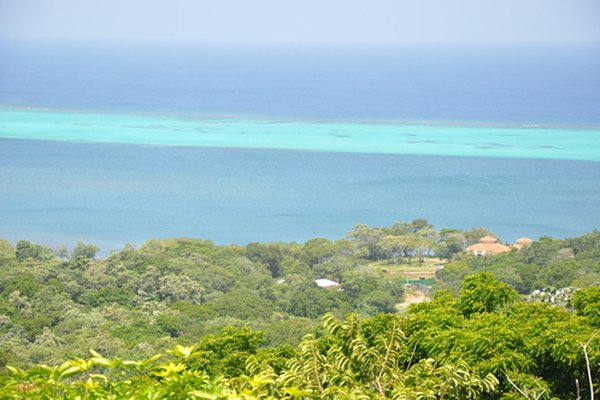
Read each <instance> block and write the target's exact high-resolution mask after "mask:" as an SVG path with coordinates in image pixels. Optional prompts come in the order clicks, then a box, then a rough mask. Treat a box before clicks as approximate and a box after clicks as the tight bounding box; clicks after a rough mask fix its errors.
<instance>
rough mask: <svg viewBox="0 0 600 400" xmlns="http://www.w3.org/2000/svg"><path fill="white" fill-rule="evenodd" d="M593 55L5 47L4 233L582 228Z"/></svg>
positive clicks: (89, 237)
mask: <svg viewBox="0 0 600 400" xmlns="http://www.w3.org/2000/svg"><path fill="white" fill-rule="evenodd" d="M598 71H600V52H599V51H598V48H597V46H591V47H589V46H587V47H578V48H575V47H573V46H568V47H560V48H540V47H535V46H529V47H522V48H514V47H513V46H511V47H510V48H508V47H502V46H494V47H491V48H488V47H486V48H478V47H470V46H466V47H464V46H458V47H456V46H454V47H453V46H450V47H447V46H444V47H437V48H433V47H432V48H421V46H419V47H418V48H399V47H396V46H388V47H381V48H371V47H363V48H347V49H337V48H313V47H312V46H311V47H310V48H289V47H288V46H279V47H278V46H275V47H268V48H262V47H256V46H245V45H244V46H229V47H228V46H222V45H219V46H213V47H210V46H208V47H206V46H200V47H188V46H184V47H181V48H173V47H171V46H169V47H168V48H132V47H131V46H116V45H115V46H110V47H97V46H96V47H95V46H93V45H91V44H89V43H86V44H85V46H77V45H73V46H57V45H54V46H52V45H48V44H43V45H40V44H31V45H28V44H18V43H14V44H1V43H0V238H6V239H9V240H11V241H12V242H14V241H16V240H18V239H27V240H33V241H38V242H41V243H46V244H51V245H55V244H59V243H64V244H67V245H73V244H74V243H75V242H76V241H77V240H79V239H82V240H85V241H88V242H92V243H97V244H98V245H100V246H101V247H102V248H103V249H104V250H105V251H109V250H111V249H114V248H117V247H120V246H122V245H123V244H124V243H126V242H135V243H140V242H143V241H145V240H147V239H149V238H157V237H158V238H160V237H174V236H191V237H201V238H205V239H211V240H215V241H217V242H218V243H240V244H243V243H248V242H252V241H277V240H284V241H303V240H306V239H309V238H311V237H328V238H334V239H335V238H341V237H343V236H344V235H345V233H346V232H348V231H349V230H350V229H351V228H352V226H353V225H354V224H356V223H367V224H369V225H373V226H384V225H389V224H392V223H393V222H394V221H398V220H411V219H414V218H421V217H422V218H427V219H428V220H429V221H430V222H432V223H433V224H435V225H436V226H437V227H438V228H441V227H456V228H463V229H469V228H471V227H474V226H487V227H488V228H490V229H492V230H493V231H495V232H496V233H497V234H499V235H500V237H501V238H502V239H504V240H507V241H512V240H514V239H516V238H518V237H521V236H528V237H532V238H537V237H539V236H541V235H550V236H557V237H567V236H575V235H579V234H582V233H584V232H586V231H589V230H591V229H594V228H598V227H599V226H600V162H599V161H600V148H599V145H600V138H599V136H600V111H599V110H600V74H599V73H598ZM73 110H77V111H81V112H75V111H73ZM99 110H101V111H99ZM384 121H387V122H384ZM390 121H391V122H390ZM407 121H411V122H407ZM445 121H448V122H445ZM462 121H465V122H462ZM478 121H482V122H483V123H479V122H478ZM576 128H577V129H576Z"/></svg>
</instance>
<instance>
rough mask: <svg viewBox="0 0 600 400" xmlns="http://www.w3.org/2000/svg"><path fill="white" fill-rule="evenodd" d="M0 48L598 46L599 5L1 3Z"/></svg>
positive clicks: (595, 1)
mask: <svg viewBox="0 0 600 400" xmlns="http://www.w3.org/2000/svg"><path fill="white" fill-rule="evenodd" d="M0 39H3V40H15V39H26V40H32V39H33V40H37V39H47V40H70V41H76V40H77V41H119V42H121V41H131V42H138V41H143V42H150V43H154V42H284V43H285V42H307V43H314V42H323V43H332V42H346V43H390V42H391V43H472V42H475V43H496V42H508V43H514V42H522V43H565V42H566V43H572V42H596V43H600V0H362V1H358V0H289V1H288V0H213V1H206V0H160V1H159V0H0Z"/></svg>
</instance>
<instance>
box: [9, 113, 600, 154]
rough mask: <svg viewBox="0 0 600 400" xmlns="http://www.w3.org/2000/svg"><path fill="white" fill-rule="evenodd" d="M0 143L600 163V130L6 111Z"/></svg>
mask: <svg viewBox="0 0 600 400" xmlns="http://www.w3.org/2000/svg"><path fill="white" fill-rule="evenodd" d="M0 121H1V122H0V137H4V138H16V139H40V140H62V141H76V142H93V143H126V144H144V145H156V146H201V147H227V148H264V149H282V150H307V151H327V152H345V153H374V154H410V155H441V156H460V157H510V158H537V159H562V160H582V161H583V160H585V161H600V130H594V129H572V128H551V129H549V128H542V127H532V126H527V127H523V126H512V127H508V126H507V127H499V126H482V125H479V126H478V125H470V126H464V125H462V126H461V125H456V124H454V125H440V124H415V123H382V122H370V123H369V122H361V123H356V122H350V121H343V122H336V121H318V122H316V121H293V120H284V119H270V120H268V119H248V118H245V119H242V118H223V117H221V118H214V117H212V118H208V117H202V116H195V115H165V114H139V113H138V114H131V113H129V114H128V113H104V114H103V113H91V112H68V111H43V110H27V109H18V108H13V109H11V108H4V109H3V108H0Z"/></svg>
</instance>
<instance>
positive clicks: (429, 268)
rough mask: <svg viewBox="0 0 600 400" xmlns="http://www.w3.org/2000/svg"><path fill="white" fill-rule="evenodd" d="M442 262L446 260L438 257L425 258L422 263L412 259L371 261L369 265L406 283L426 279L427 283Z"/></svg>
mask: <svg viewBox="0 0 600 400" xmlns="http://www.w3.org/2000/svg"><path fill="white" fill-rule="evenodd" d="M444 263H446V260H443V259H440V258H426V259H425V261H424V262H423V263H419V262H417V261H413V262H412V263H411V264H394V263H390V262H387V261H385V262H375V263H371V264H370V265H369V266H370V267H371V268H372V269H373V270H374V271H378V272H380V273H382V274H383V275H384V276H386V277H387V278H390V279H402V280H405V281H407V283H415V282H417V281H426V283H425V284H427V283H431V279H432V278H435V272H436V271H437V270H438V269H439V267H440V266H441V265H444Z"/></svg>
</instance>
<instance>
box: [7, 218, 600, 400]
mask: <svg viewBox="0 0 600 400" xmlns="http://www.w3.org/2000/svg"><path fill="white" fill-rule="evenodd" d="M489 235H493V233H492V232H490V231H489V230H487V229H484V228H477V229H472V230H470V231H462V230H456V229H442V230H440V231H437V230H436V229H435V228H434V227H433V226H432V225H431V224H429V223H428V222H427V221H426V220H422V219H420V220H415V221H412V222H398V223H396V224H393V225H392V226H389V227H383V228H375V227H369V226H367V225H357V226H356V227H355V228H354V229H353V230H352V231H351V232H349V233H348V235H347V237H346V238H343V239H340V240H335V241H334V240H329V239H324V238H315V239H311V240H308V241H306V242H304V243H251V244H248V245H246V246H237V245H228V246H219V245H215V244H214V243H213V242H210V241H205V240H198V239H186V238H181V239H166V240H150V241H148V242H146V243H144V244H143V245H141V246H135V245H127V246H125V247H124V248H123V249H122V250H119V251H114V252H112V253H110V254H109V255H107V256H105V257H99V256H98V253H99V251H100V249H98V248H97V247H96V246H94V245H93V244H88V243H83V242H79V243H77V244H76V245H75V246H74V248H73V249H72V250H71V251H68V250H66V248H65V247H61V248H58V249H50V248H48V247H47V246H44V245H40V244H35V243H31V242H29V241H26V240H20V241H18V242H17V243H16V244H15V245H12V244H11V243H9V242H7V241H0V367H2V372H0V376H1V378H0V380H3V381H4V382H3V383H4V385H5V389H2V390H3V392H0V393H1V394H2V395H3V396H5V397H11V396H13V395H15V393H21V394H22V397H21V398H38V397H36V396H39V398H44V397H43V393H44V390H49V389H48V385H47V384H45V383H43V382H46V381H44V379H46V380H48V379H50V380H53V382H55V383H56V387H55V388H54V389H53V390H57V393H63V394H65V395H67V397H68V398H70V397H76V396H83V397H84V398H85V396H84V393H85V390H88V392H87V393H92V392H93V391H90V390H91V389H90V388H89V387H88V388H87V389H86V387H87V386H86V385H88V383H89V382H92V383H93V384H92V383H89V385H91V386H93V387H94V388H95V389H94V390H97V391H98V392H97V397H96V398H104V397H103V396H105V395H106V393H109V392H106V391H110V392H111V393H115V394H116V393H119V396H125V395H127V396H130V397H132V398H138V397H139V398H141V397H144V396H146V397H144V398H148V397H147V396H148V395H149V394H150V392H152V391H153V390H155V392H152V395H153V396H156V398H159V397H165V396H176V397H177V398H241V397H239V396H240V395H241V394H243V393H246V394H247V396H249V397H246V398H268V396H272V398H303V397H304V398H360V397H361V396H366V397H365V398H442V397H446V398H490V399H499V398H503V399H513V398H515V399H516V398H524V397H523V396H524V394H523V393H522V392H523V391H525V393H526V397H525V398H539V399H551V398H575V397H577V395H578V394H579V395H580V396H583V397H582V398H589V397H590V390H592V389H590V379H589V376H590V374H591V376H593V377H594V378H595V379H598V376H599V374H600V371H599V370H598V369H599V368H598V366H599V365H600V354H599V351H600V350H599V349H600V340H599V339H600V338H599V335H598V334H597V332H598V329H600V312H599V311H598V310H600V232H598V231H594V232H590V233H588V234H585V235H582V236H580V237H577V238H572V239H553V238H548V237H543V238H540V239H539V240H537V241H534V242H533V243H531V244H528V245H527V246H525V247H523V248H520V249H517V248H513V249H512V250H511V251H508V252H505V253H502V254H497V255H484V256H476V255H474V254H472V253H470V252H468V251H465V249H466V248H467V247H468V246H470V245H471V244H473V243H476V242H477V241H478V240H479V239H481V238H482V237H484V236H489ZM428 271H429V272H430V273H431V275H430V277H429V275H427V276H422V275H426V274H427V273H429V272H428ZM318 279H319V280H320V279H326V280H329V281H333V282H335V283H337V284H338V285H336V286H333V287H329V288H324V287H320V286H319V285H317V283H316V280H318ZM416 295H421V296H422V297H421V298H420V299H419V300H423V299H430V301H425V302H421V303H418V304H412V305H410V303H411V302H412V301H411V300H410V299H412V298H413V297H415V296H416ZM89 349H93V353H91V354H90V350H89ZM177 349H179V350H177ZM182 349H183V350H182ZM186 349H187V350H186ZM167 351H170V353H168V352H167ZM182 352H183V353H182ZM157 354H163V356H162V357H161V358H160V359H158V358H155V357H154V356H155V355H157ZM125 359H131V360H136V361H135V363H137V364H135V363H134V362H133V361H132V362H131V363H130V364H127V363H125V362H124V361H123V360H125ZM76 360H79V361H76ZM99 360H100V361H99ZM143 360H151V361H143ZM84 362H85V363H88V364H84ZM77 363H79V364H77ZM42 365H47V367H42ZM86 365H87V366H86ZM133 365H136V366H137V367H135V368H134V367H132V366H133ZM7 366H10V368H7ZM75 367H77V368H79V369H77V368H75ZM588 367H589V368H588ZM21 368H22V369H21ZM61 368H62V369H61ZM67 370H69V371H71V372H72V374H71V372H69V373H65V371H67ZM36 371H37V372H36ZM43 371H46V372H43ZM51 371H53V372H51ZM142 372H143V373H142ZM92 373H93V374H92ZM52 374H54V375H52ZM92 375H98V376H103V378H93V377H92ZM90 380H91V381H90ZM126 381H127V382H130V383H128V384H125V383H124V382H126ZM86 382H88V383H86ZM175 382H179V383H177V384H176V383H175ZM449 382H454V383H453V384H452V385H451V384H450V383H449ZM19 385H20V386H19ZM27 385H32V386H27ZM127 385H129V386H127ZM597 386H598V385H596V391H597V390H598V387H597ZM19 388H20V389H19ZM27 388H29V389H27ZM21 389H23V390H21ZM25 389H27V390H25ZM19 390H21V392H19ZM173 390H175V391H176V394H174V393H175V392H172V391H173ZM201 393H205V394H206V393H209V394H210V393H212V394H210V396H216V397H206V396H208V394H207V395H206V396H205V397H202V396H204V394H201ZM218 393H221V394H218ZM527 393H528V394H527ZM9 394H11V395H10V396H9ZM219 396H220V397H219ZM227 396H232V397H227ZM235 396H238V397H235ZM428 396H429V397H428ZM431 396H433V397H431ZM527 396H529V397H527ZM536 396H537V397H536ZM17 398H18V397H17ZM50 398H52V397H50ZM89 398H92V397H89Z"/></svg>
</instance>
